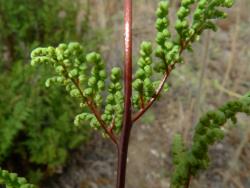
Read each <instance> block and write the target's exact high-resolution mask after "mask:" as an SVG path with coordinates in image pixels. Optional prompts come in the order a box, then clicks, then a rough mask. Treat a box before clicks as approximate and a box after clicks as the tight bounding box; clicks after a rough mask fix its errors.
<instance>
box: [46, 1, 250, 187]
mask: <svg viewBox="0 0 250 188" xmlns="http://www.w3.org/2000/svg"><path fill="white" fill-rule="evenodd" d="M96 1H97V0H96ZM96 1H93V4H92V6H95V7H96V10H97V11H96V12H95V16H92V18H91V19H92V20H94V21H95V22H94V23H96V25H101V26H102V27H103V28H111V33H112V35H109V38H108V39H107V43H106V45H104V46H102V50H103V52H104V54H105V58H106V59H107V62H109V63H110V65H112V66H113V65H120V66H121V65H122V53H123V50H122V45H121V44H122V43H121V41H122V36H123V35H122V3H121V2H120V1H116V0H110V1H109V2H107V3H106V1H100V2H102V3H98V2H96ZM175 2H177V1H175ZM95 3H96V4H95ZM174 4H175V3H174V1H173V7H174ZM104 5H105V6H104ZM134 6H135V8H134V9H135V11H134V39H135V45H134V49H135V50H134V56H135V57H136V56H137V53H136V52H138V46H139V44H140V42H141V41H142V40H143V39H147V40H151V41H153V38H154V33H155V30H154V28H152V26H153V24H154V10H155V7H156V2H154V1H147V0H138V1H136V2H135V3H134ZM174 10H175V8H173V9H172V11H173V12H174ZM249 10H250V2H249V0H240V1H237V2H236V5H235V6H234V8H233V9H232V10H230V11H229V18H228V19H227V20H224V21H220V22H219V23H218V24H219V26H220V29H219V31H218V32H217V33H211V32H210V33H204V34H203V37H202V38H203V40H202V41H201V42H199V43H197V44H196V45H195V50H194V51H195V52H194V53H193V54H185V57H186V58H185V59H186V61H185V62H186V63H185V65H181V66H178V67H177V69H176V70H175V71H174V72H173V74H172V75H171V78H170V80H169V81H168V83H169V85H170V91H169V92H168V93H167V94H165V95H164V96H163V97H162V99H161V102H157V103H156V104H155V105H154V106H153V109H152V110H151V111H149V112H148V113H147V114H146V115H145V117H144V118H143V119H142V120H141V121H139V122H137V123H136V125H134V129H133V132H132V136H131V141H130V148H129V158H128V171H127V188H168V187H169V180H170V174H171V171H172V166H171V154H170V149H171V140H172V137H173V135H174V134H175V133H176V132H179V133H181V134H182V135H183V136H184V138H185V140H186V142H187V143H189V142H190V138H191V136H192V130H193V127H194V125H195V123H196V122H197V119H198V117H199V116H200V115H201V114H202V113H203V112H206V111H208V110H210V109H214V108H215V107H218V106H219V105H221V104H223V103H224V102H225V101H227V100H229V99H235V98H237V97H239V96H240V95H242V94H244V93H245V92H247V91H249V90H250V64H249V59H250V50H249V48H250V13H249ZM97 12H98V13H99V14H98V16H96V14H97ZM100 14H102V15H100ZM171 19H172V20H174V14H172V15H171ZM100 23H101V24H100ZM111 49H112V50H111ZM238 117H239V122H238V123H237V125H232V123H230V122H229V123H228V124H227V125H226V127H225V131H226V133H227V134H226V135H227V136H226V137H225V139H224V140H223V142H221V143H218V144H216V145H215V146H213V147H211V150H210V156H211V165H210V168H209V169H208V171H206V172H202V173H201V174H200V176H198V177H195V178H193V179H192V184H191V187H192V188H249V187H250V162H249V159H250V142H249V141H250V126H249V125H250V118H247V117H246V116H244V115H242V114H240V115H239V116H238ZM72 156H73V157H72V159H71V161H69V163H68V165H67V167H66V168H65V170H64V172H63V174H61V175H58V176H56V177H54V178H53V179H51V180H50V181H49V183H46V186H44V187H45V188H47V187H50V188H59V187H60V188H111V187H114V186H113V185H114V175H115V174H114V173H115V165H114V164H115V160H116V159H115V151H114V148H113V146H112V144H110V143H109V142H108V141H105V140H102V139H101V138H100V137H99V136H96V135H95V136H94V137H93V139H92V141H91V142H90V143H88V144H87V146H83V147H82V148H81V149H80V150H79V151H77V152H75V153H74V154H72Z"/></svg>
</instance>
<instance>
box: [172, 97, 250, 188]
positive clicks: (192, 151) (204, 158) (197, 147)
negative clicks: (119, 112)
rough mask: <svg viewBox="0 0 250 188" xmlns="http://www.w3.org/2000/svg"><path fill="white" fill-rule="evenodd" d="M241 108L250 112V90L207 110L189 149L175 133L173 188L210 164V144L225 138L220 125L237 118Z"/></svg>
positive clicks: (184, 182)
mask: <svg viewBox="0 0 250 188" xmlns="http://www.w3.org/2000/svg"><path fill="white" fill-rule="evenodd" d="M240 112H241V113H246V114H247V115H250V94H249V93H248V94H246V95H244V96H243V97H242V98H240V99H239V100H235V101H230V102H227V103H226V104H225V105H223V106H222V107H220V108H218V109H217V110H214V111H210V112H208V113H206V114H204V115H203V116H202V117H201V118H200V120H199V122H198V124H197V126H196V128H195V132H194V136H193V141H192V145H191V147H190V148H189V149H188V150H186V149H185V148H184V147H183V142H182V138H181V136H180V135H177V136H175V138H174V142H173V147H172V153H173V161H174V164H175V170H174V173H173V175H172V181H171V187H172V188H178V187H184V185H185V184H186V183H187V181H188V179H189V177H190V176H191V175H196V174H197V173H198V171H199V170H203V169H206V168H207V167H208V165H209V157H208V148H209V146H210V145H212V144H214V143H215V142H217V141H220V140H222V139H223V138H224V131H223V130H222V129H221V126H223V125H224V124H225V123H226V122H227V120H230V119H232V120H233V121H236V114H237V113H240Z"/></svg>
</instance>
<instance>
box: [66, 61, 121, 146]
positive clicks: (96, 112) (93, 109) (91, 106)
mask: <svg viewBox="0 0 250 188" xmlns="http://www.w3.org/2000/svg"><path fill="white" fill-rule="evenodd" d="M63 68H64V71H65V72H68V71H67V69H66V67H65V66H63ZM67 75H68V74H65V76H66V77H68V76H67ZM70 80H71V82H72V83H73V84H74V85H75V86H76V88H77V90H78V91H79V93H80V95H81V98H82V100H83V101H84V102H85V101H86V104H87V106H88V108H89V109H90V110H91V112H92V113H93V114H94V115H95V117H96V119H97V121H98V122H99V124H100V126H101V128H102V129H103V130H104V132H105V133H106V134H107V135H108V136H109V138H110V139H111V140H112V142H113V143H114V144H115V145H116V146H117V147H118V142H117V138H116V137H115V135H114V134H113V133H112V132H110V131H109V130H108V128H107V126H106V123H105V122H104V121H103V120H102V118H101V113H100V111H99V110H98V109H97V108H96V107H95V105H94V103H93V101H92V100H91V99H89V98H86V97H85V96H84V94H83V91H82V89H81V88H80V86H79V82H78V81H77V80H74V79H73V78H70Z"/></svg>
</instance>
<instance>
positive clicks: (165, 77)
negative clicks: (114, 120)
mask: <svg viewBox="0 0 250 188" xmlns="http://www.w3.org/2000/svg"><path fill="white" fill-rule="evenodd" d="M194 36H195V34H194V35H193V36H192V37H191V38H190V39H189V40H187V41H183V40H181V41H180V45H181V49H180V52H179V54H180V55H181V54H182V52H183V51H184V50H185V49H186V48H187V46H188V45H189V43H190V41H191V40H192V38H193V37H194ZM164 63H167V60H166V59H165V57H164ZM177 63H178V62H177V61H176V62H174V63H173V64H171V65H168V66H167V69H166V71H165V73H164V75H163V78H162V79H161V82H160V84H159V86H158V88H157V89H156V91H155V94H154V95H153V96H152V97H151V99H150V100H149V101H148V103H147V104H145V106H144V108H141V109H140V110H139V111H138V112H137V113H136V115H135V116H134V117H133V118H132V122H133V123H134V122H136V121H137V120H138V119H139V118H140V117H141V116H142V115H143V114H144V113H145V112H146V111H147V110H148V109H149V108H150V107H151V106H152V105H153V103H154V102H155V101H156V99H157V98H158V97H159V96H160V94H161V91H162V89H163V87H164V84H165V82H166V80H167V79H168V77H169V75H170V73H171V72H172V70H173V69H174V68H175V65H176V64H177Z"/></svg>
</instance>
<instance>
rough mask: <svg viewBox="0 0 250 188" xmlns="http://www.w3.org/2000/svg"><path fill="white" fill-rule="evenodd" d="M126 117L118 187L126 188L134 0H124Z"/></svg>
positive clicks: (123, 128) (130, 119)
mask: <svg viewBox="0 0 250 188" xmlns="http://www.w3.org/2000/svg"><path fill="white" fill-rule="evenodd" d="M124 49H125V51H124V96H125V102H124V116H123V117H124V118H123V126H122V133H121V137H120V142H119V152H118V169H117V184H116V188H124V187H125V180H126V166H127V155H128V144H129V137H130V132H131V128H132V116H131V111H132V110H131V108H132V101H131V98H132V0H124Z"/></svg>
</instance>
